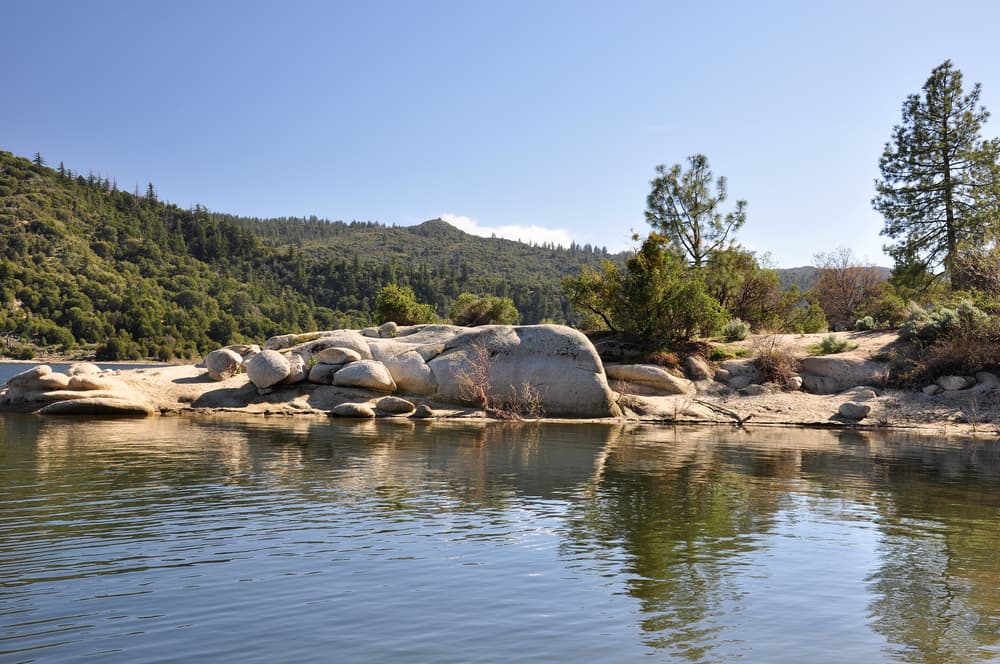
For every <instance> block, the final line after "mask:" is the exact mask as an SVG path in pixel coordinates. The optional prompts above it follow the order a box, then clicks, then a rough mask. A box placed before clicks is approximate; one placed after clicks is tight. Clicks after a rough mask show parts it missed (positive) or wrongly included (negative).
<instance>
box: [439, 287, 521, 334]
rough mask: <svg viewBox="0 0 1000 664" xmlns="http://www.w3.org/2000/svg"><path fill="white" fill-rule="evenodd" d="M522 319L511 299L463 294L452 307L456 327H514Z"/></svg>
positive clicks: (452, 318)
mask: <svg viewBox="0 0 1000 664" xmlns="http://www.w3.org/2000/svg"><path fill="white" fill-rule="evenodd" d="M520 318H521V314H520V312H518V310H517V307H515V306H514V301H513V300H512V299H510V298H509V297H498V296H496V295H473V294H472V293H462V294H461V295H459V296H458V299H457V300H455V304H453V305H452V307H451V320H452V322H453V323H454V324H455V325H465V326H468V327H476V326H479V325H514V324H515V323H517V321H518V320H520Z"/></svg>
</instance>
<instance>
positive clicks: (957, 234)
mask: <svg viewBox="0 0 1000 664" xmlns="http://www.w3.org/2000/svg"><path fill="white" fill-rule="evenodd" d="M979 96H980V86H979V84H978V83H977V84H976V85H974V86H973V88H972V91H971V92H970V93H969V94H964V93H963V89H962V73H961V72H960V71H959V70H958V69H955V68H953V67H952V63H951V61H949V60H946V61H945V62H944V63H942V64H941V65H939V66H937V67H935V68H934V70H933V71H932V72H931V76H930V77H929V78H928V79H927V82H926V83H924V86H923V96H922V97H921V96H920V95H915V94H914V95H910V96H909V97H907V99H906V101H905V102H904V104H903V120H902V124H900V125H897V126H896V127H894V128H893V132H892V139H891V140H890V141H889V142H888V143H886V146H885V150H884V152H883V154H882V157H881V159H880V160H879V168H880V170H881V173H882V179H880V180H878V181H877V182H876V189H877V195H876V196H875V198H874V200H873V201H872V205H873V206H874V207H875V209H876V210H877V211H879V212H880V213H882V215H883V216H884V217H885V226H884V227H883V229H882V234H883V235H885V236H887V237H889V238H891V239H892V240H893V244H890V245H889V246H888V247H887V250H888V251H889V253H890V255H891V256H892V257H893V258H894V259H895V260H896V265H897V268H900V271H899V275H900V276H901V278H903V281H904V283H906V284H907V285H911V286H913V285H917V284H918V282H917V279H921V278H925V275H928V274H930V273H931V272H932V271H933V269H934V268H935V267H938V266H943V267H944V269H945V271H946V272H947V273H948V275H949V276H950V278H951V285H952V287H953V288H955V289H956V290H957V289H961V288H963V287H964V275H963V274H962V273H961V271H960V269H959V268H960V264H959V262H958V257H959V254H960V252H961V251H962V250H963V249H965V248H967V247H974V246H979V245H981V244H982V242H983V239H984V237H985V235H986V231H987V229H988V228H989V227H991V226H995V224H996V223H997V221H998V220H1000V185H998V182H1000V178H998V175H1000V166H998V156H1000V140H998V139H993V140H989V141H987V140H983V139H982V138H981V137H980V130H981V128H982V125H983V123H984V122H985V121H986V119H987V118H988V117H989V114H988V113H987V111H986V109H985V108H983V107H982V106H979Z"/></svg>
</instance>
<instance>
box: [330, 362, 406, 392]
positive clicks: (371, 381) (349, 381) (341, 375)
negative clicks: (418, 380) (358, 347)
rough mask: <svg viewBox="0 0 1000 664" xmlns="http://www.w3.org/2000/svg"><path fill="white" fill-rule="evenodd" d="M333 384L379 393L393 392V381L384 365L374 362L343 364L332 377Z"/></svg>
mask: <svg viewBox="0 0 1000 664" xmlns="http://www.w3.org/2000/svg"><path fill="white" fill-rule="evenodd" d="M333 384H334V385H337V386H340V387H363V388H367V389H370V390H379V391H381V392H395V391H396V383H395V381H393V379H392V376H391V375H390V374H389V370H388V369H386V368H385V365H384V364H382V363H381V362H377V361H375V360H359V361H357V362H351V363H350V364H345V365H344V368H343V369H341V370H340V371H338V372H337V373H335V374H334V375H333Z"/></svg>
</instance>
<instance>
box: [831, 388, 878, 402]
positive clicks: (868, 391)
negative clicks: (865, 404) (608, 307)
mask: <svg viewBox="0 0 1000 664" xmlns="http://www.w3.org/2000/svg"><path fill="white" fill-rule="evenodd" d="M840 396H842V397H844V398H846V399H850V400H851V401H871V400H872V399H877V398H878V393H877V392H876V391H875V390H873V389H872V388H870V387H867V386H864V385H861V386H858V387H855V388H852V389H850V390H845V391H843V392H841V393H840Z"/></svg>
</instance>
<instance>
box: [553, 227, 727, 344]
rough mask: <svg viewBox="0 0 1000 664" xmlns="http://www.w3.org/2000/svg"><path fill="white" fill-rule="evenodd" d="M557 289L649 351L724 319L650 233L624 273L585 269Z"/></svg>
mask: <svg viewBox="0 0 1000 664" xmlns="http://www.w3.org/2000/svg"><path fill="white" fill-rule="evenodd" d="M563 287H564V289H565V290H566V293H567V296H568V297H569V298H570V301H571V302H573V304H574V306H577V307H580V308H585V309H588V310H590V311H592V312H593V313H595V314H597V315H599V316H600V317H601V318H602V319H603V320H604V321H605V322H606V323H607V325H608V327H609V328H610V329H611V330H614V331H617V332H622V333H624V334H626V335H628V336H630V337H633V338H635V339H637V340H640V341H642V342H644V343H646V344H648V345H650V346H652V347H653V348H660V347H663V346H666V345H669V344H670V343H671V342H676V341H681V340H685V339H690V338H691V337H693V336H695V335H698V334H701V335H711V334H713V333H714V332H715V331H717V330H718V329H719V328H720V327H721V326H722V323H723V321H724V318H725V314H724V312H723V310H722V307H721V306H720V305H719V303H718V302H717V301H716V300H715V299H714V298H712V297H711V296H710V295H709V294H708V292H707V289H706V287H705V283H704V281H703V280H702V279H701V278H700V275H699V274H698V272H697V271H694V270H692V269H691V268H689V267H688V266H687V265H686V263H685V261H684V260H683V259H681V258H680V257H679V256H678V255H677V254H676V253H674V252H672V251H669V250H667V248H666V247H665V246H664V242H663V240H662V238H661V237H660V236H657V235H656V234H651V235H650V236H649V237H648V238H647V239H646V241H645V242H643V244H642V247H641V248H640V250H639V251H638V252H637V253H636V255H635V256H633V257H632V258H630V259H629V260H628V261H627V262H626V266H625V270H624V271H623V270H620V269H618V267H617V266H615V265H614V264H612V263H605V264H604V265H603V266H602V269H601V272H596V271H593V270H589V269H585V270H584V271H583V272H582V273H581V274H580V276H579V277H577V278H575V279H573V278H567V279H565V280H564V281H563Z"/></svg>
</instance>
